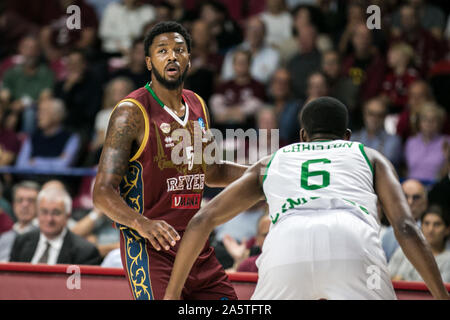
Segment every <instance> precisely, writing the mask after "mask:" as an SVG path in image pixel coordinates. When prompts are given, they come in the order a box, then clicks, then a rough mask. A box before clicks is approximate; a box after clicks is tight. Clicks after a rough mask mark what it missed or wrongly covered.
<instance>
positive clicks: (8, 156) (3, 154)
mask: <svg viewBox="0 0 450 320" xmlns="http://www.w3.org/2000/svg"><path fill="white" fill-rule="evenodd" d="M9 112H11V111H7V110H5V108H4V107H3V106H2V105H1V104H0V167H1V166H9V165H12V164H14V162H15V161H16V156H17V154H18V153H19V150H20V146H21V140H20V138H19V135H18V134H17V133H16V132H14V131H13V130H11V129H8V128H7V127H6V119H7V116H8V114H6V117H5V113H9Z"/></svg>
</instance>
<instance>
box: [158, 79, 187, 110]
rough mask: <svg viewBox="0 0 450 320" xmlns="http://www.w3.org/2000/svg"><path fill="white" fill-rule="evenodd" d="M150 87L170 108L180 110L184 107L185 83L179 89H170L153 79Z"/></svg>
mask: <svg viewBox="0 0 450 320" xmlns="http://www.w3.org/2000/svg"><path fill="white" fill-rule="evenodd" d="M150 88H151V89H152V90H153V92H154V93H155V94H156V96H157V97H158V98H159V100H161V102H162V103H163V104H164V105H165V106H167V107H168V108H170V109H172V110H175V111H180V110H181V109H182V108H183V107H182V103H181V101H182V91H183V85H181V86H180V87H178V88H177V89H173V90H170V89H167V88H166V87H164V86H163V85H162V84H160V83H159V82H158V81H152V82H151V83H150Z"/></svg>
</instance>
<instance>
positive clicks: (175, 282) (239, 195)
mask: <svg viewBox="0 0 450 320" xmlns="http://www.w3.org/2000/svg"><path fill="white" fill-rule="evenodd" d="M263 165H264V166H265V163H263V162H258V163H256V164H254V165H253V166H252V167H250V168H248V169H247V170H246V171H245V173H244V174H243V175H242V176H241V177H240V178H239V179H237V180H236V181H234V182H233V183H232V184H230V185H229V186H228V187H226V188H225V189H224V190H223V191H222V192H221V193H220V194H219V195H217V196H216V197H214V198H213V199H212V200H211V201H210V202H209V203H208V204H207V205H206V206H205V207H203V208H202V209H200V211H199V212H197V214H196V215H195V216H194V217H193V218H192V219H191V221H190V222H189V224H188V226H187V229H186V232H185V234H184V235H183V239H182V240H181V243H180V248H179V250H178V253H177V256H176V258H175V263H174V266H173V269H172V275H171V278H170V281H169V284H168V286H167V289H166V294H165V296H164V299H179V298H180V296H181V291H182V289H183V286H184V283H185V281H186V278H187V277H188V275H189V272H190V270H191V268H192V265H193V264H194V262H195V260H196V259H197V257H198V255H199V254H200V251H201V250H202V248H203V246H204V245H205V242H206V240H207V239H208V236H209V234H210V233H211V232H212V231H213V229H214V228H215V227H216V226H218V225H220V224H223V223H225V222H226V221H228V220H230V219H232V218H233V217H235V216H236V215H238V214H239V213H241V212H242V211H244V210H246V209H248V208H250V207H251V206H253V205H254V204H256V203H257V202H258V201H260V200H261V198H263V196H264V193H263V190H262V187H261V177H260V175H261V174H260V173H261V168H262V166H263Z"/></svg>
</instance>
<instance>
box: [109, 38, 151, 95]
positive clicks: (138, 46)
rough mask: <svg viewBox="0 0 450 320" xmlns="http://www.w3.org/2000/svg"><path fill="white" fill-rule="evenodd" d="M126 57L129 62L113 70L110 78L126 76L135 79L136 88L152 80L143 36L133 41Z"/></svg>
mask: <svg viewBox="0 0 450 320" xmlns="http://www.w3.org/2000/svg"><path fill="white" fill-rule="evenodd" d="M126 57H127V58H126V60H127V64H126V65H125V66H124V67H123V68H119V69H117V70H115V71H113V72H111V76H110V79H114V78H117V77H125V78H129V79H130V80H131V81H133V87H134V88H136V89H137V88H140V87H143V86H145V84H146V83H147V82H149V81H150V75H151V73H150V71H148V69H147V66H146V65H145V50H144V41H143V39H142V38H138V39H136V40H134V41H133V45H132V46H131V48H130V50H129V51H128V55H127V56H126Z"/></svg>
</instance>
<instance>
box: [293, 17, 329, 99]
mask: <svg viewBox="0 0 450 320" xmlns="http://www.w3.org/2000/svg"><path fill="white" fill-rule="evenodd" d="M298 33H299V35H298V45H299V51H298V53H297V54H295V55H294V56H293V57H292V58H291V59H290V60H289V61H288V63H287V65H286V67H287V68H288V70H289V71H290V72H291V77H292V88H293V92H294V95H295V97H296V98H298V99H305V98H306V94H307V93H306V87H307V79H308V77H309V76H310V74H311V73H313V72H315V71H318V70H320V61H321V54H320V52H319V50H318V49H317V45H316V39H317V31H316V28H315V27H314V26H312V25H305V26H304V27H303V28H302V29H300V30H298Z"/></svg>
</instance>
